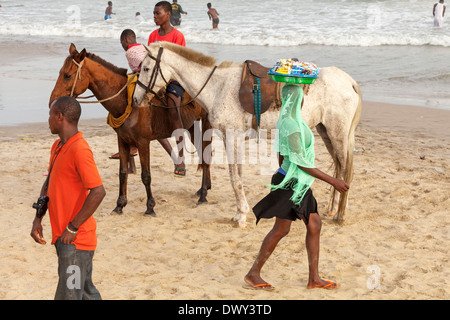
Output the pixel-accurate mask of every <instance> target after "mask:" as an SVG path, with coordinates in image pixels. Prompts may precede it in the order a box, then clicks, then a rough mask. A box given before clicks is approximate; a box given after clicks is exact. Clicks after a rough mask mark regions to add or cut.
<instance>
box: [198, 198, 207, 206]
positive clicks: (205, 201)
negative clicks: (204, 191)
mask: <svg viewBox="0 0 450 320" xmlns="http://www.w3.org/2000/svg"><path fill="white" fill-rule="evenodd" d="M204 203H208V200H206V199H198V201H197V205H200V204H204Z"/></svg>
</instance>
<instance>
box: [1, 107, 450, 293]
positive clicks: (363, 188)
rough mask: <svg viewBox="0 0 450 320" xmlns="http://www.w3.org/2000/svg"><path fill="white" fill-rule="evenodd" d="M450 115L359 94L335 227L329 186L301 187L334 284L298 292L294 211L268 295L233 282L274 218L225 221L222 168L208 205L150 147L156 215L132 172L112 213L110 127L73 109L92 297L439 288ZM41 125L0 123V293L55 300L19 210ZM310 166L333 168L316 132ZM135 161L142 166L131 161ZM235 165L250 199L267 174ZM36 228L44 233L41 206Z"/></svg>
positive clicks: (41, 250)
mask: <svg viewBox="0 0 450 320" xmlns="http://www.w3.org/2000/svg"><path fill="white" fill-rule="evenodd" d="M449 119H450V112H449V111H445V110H437V109H428V108H418V107H410V106H398V105H395V106H392V105H388V104H382V103H371V102H365V103H364V104H363V115H362V119H361V122H360V125H359V128H358V130H357V134H356V148H355V174H354V181H353V182H352V184H351V193H350V196H349V209H348V210H347V213H346V217H345V218H346V220H345V222H344V223H343V224H342V225H338V224H336V223H335V222H334V221H333V220H332V218H331V217H329V216H328V215H327V214H326V211H327V206H328V201H329V194H330V191H329V188H328V186H327V185H326V184H325V183H323V182H320V181H316V182H315V183H314V184H313V191H314V194H315V196H316V198H317V200H318V204H319V211H320V213H321V216H322V219H323V228H322V238H321V257H320V271H321V276H322V277H323V278H325V279H330V280H334V281H337V282H338V283H339V285H340V288H339V289H338V290H334V291H328V290H320V289H315V290H308V289H306V283H307V276H308V263H307V256H306V250H305V244H304V237H305V227H304V225H303V223H302V222H298V221H297V222H296V223H294V224H293V226H292V228H291V233H290V234H289V235H288V236H287V237H286V238H284V239H283V240H282V241H281V243H280V245H279V247H278V248H277V249H276V250H275V252H274V254H273V256H272V257H271V258H270V259H269V261H268V262H267V264H266V266H265V267H264V269H263V272H262V276H263V278H264V279H265V280H267V281H269V282H270V283H271V284H272V285H274V286H275V287H276V289H277V290H276V291H275V292H257V291H253V290H247V289H244V288H243V285H244V281H243V277H244V275H245V274H246V272H247V271H248V269H249V268H250V266H251V264H252V263H253V260H254V258H255V256H256V254H257V252H258V250H259V247H260V244H261V241H262V240H263V238H264V236H265V235H266V233H267V232H268V231H269V230H270V229H271V227H272V225H273V221H272V220H262V221H261V222H260V223H259V224H258V225H257V226H256V225H255V219H254V217H253V215H252V214H249V216H248V223H249V224H248V226H247V228H244V229H242V228H237V227H236V226H235V225H234V224H233V223H232V222H231V218H232V217H233V215H234V213H235V198H234V195H233V192H232V189H231V185H230V182H229V175H228V169H227V167H226V165H224V164H222V165H219V164H217V165H214V166H213V167H212V171H211V172H212V190H210V192H209V194H208V201H209V202H208V203H207V204H204V205H201V206H197V205H196V202H197V198H196V196H195V191H196V190H197V189H198V188H199V186H200V182H201V173H200V172H196V165H195V164H193V163H191V164H189V165H188V167H187V176H186V177H184V178H177V177H174V176H173V174H172V170H173V167H172V163H171V161H170V159H169V158H168V156H167V154H165V152H164V150H163V149H162V148H161V147H160V146H159V144H157V143H152V144H151V152H152V157H151V166H152V188H153V194H154V197H155V200H156V207H155V210H156V213H157V217H156V218H149V217H144V216H143V212H144V211H145V200H146V199H145V190H144V187H143V185H142V183H141V181H140V174H135V175H130V176H129V183H128V205H127V206H126V207H125V210H124V214H123V215H120V216H119V215H117V214H113V213H111V211H112V209H113V208H114V207H115V202H116V199H117V196H118V183H119V179H118V166H119V163H118V161H114V160H109V159H108V156H109V155H110V154H111V153H113V152H115V151H116V150H117V142H116V135H115V133H114V132H113V130H112V129H111V128H110V127H108V126H107V124H106V123H105V119H93V120H81V122H80V125H79V127H80V130H81V131H83V132H84V136H85V138H86V139H87V141H88V143H89V144H90V146H91V148H92V150H93V152H94V157H95V160H96V162H97V165H98V168H99V171H100V174H101V176H102V179H103V182H104V186H105V188H106V191H107V195H106V197H105V199H104V201H103V202H102V204H101V206H100V207H99V209H98V210H97V212H96V213H95V217H96V220H97V226H98V248H97V250H96V253H95V256H94V270H93V278H94V283H95V284H96V286H97V288H98V289H99V291H100V292H101V294H102V296H103V298H104V299H149V300H155V299H163V300H175V299H186V300H197V299H199V300H210V299H218V300H222V299H224V300H228V299H238V300H240V299H249V300H252V299H262V300H266V299H267V300H269V299H270V300H297V299H300V300H303V299H331V300H334V299H363V300H366V299H367V300H372V299H383V300H391V299H448V298H449V297H450V290H449V289H448V288H449V283H448V278H449V261H448V247H449V244H450V243H449V238H448V223H449V217H448V214H449V208H450V162H449V159H450V149H449V148H448V146H449V142H450V130H449V127H448V120H449ZM56 138H57V137H55V136H52V135H51V134H50V132H49V130H48V125H47V123H41V124H31V125H21V126H9V127H1V128H0V141H1V144H0V150H1V152H0V159H1V162H2V163H3V165H2V166H1V169H0V175H1V177H2V182H1V184H0V208H1V212H2V215H1V216H0V225H1V226H2V232H1V234H2V236H1V239H2V241H1V242H0V255H1V259H0V270H1V271H2V272H1V273H0V283H1V285H0V299H13V300H21V299H32V300H35V299H44V300H47V299H53V296H54V292H55V289H56V283H57V258H56V252H55V249H54V247H53V246H51V245H50V244H49V243H47V245H45V246H41V245H39V244H36V243H35V242H34V241H33V240H32V238H31V237H30V236H29V233H30V230H31V223H32V220H33V217H34V214H35V211H34V209H32V208H31V205H32V203H33V202H34V201H35V200H36V198H37V196H38V193H39V190H40V187H41V185H42V183H43V181H44V179H45V177H44V174H45V170H46V168H47V164H48V157H49V151H50V147H51V145H52V143H53V141H54V140H55V139H56ZM316 141H317V142H316V158H317V160H316V164H317V166H318V167H319V168H321V169H323V170H324V171H328V172H329V173H331V169H330V164H331V159H330V157H329V155H328V154H327V152H326V150H325V147H324V145H323V143H322V141H321V140H320V139H319V138H318V137H317V139H316ZM136 164H137V168H138V170H139V169H140V165H139V161H137V163H136ZM258 172H259V170H258V167H257V165H250V164H247V165H244V177H245V183H246V184H245V190H246V194H247V199H248V202H249V204H250V205H251V206H253V205H254V204H256V203H257V202H258V201H259V200H260V199H261V198H262V197H263V196H264V195H265V194H266V193H267V189H266V188H265V187H264V185H265V184H266V183H267V182H268V181H269V179H270V176H267V175H261V174H259V173H258ZM43 227H44V236H45V238H46V240H47V241H49V240H50V239H51V229H50V223H49V219H48V216H47V217H46V218H44V220H43Z"/></svg>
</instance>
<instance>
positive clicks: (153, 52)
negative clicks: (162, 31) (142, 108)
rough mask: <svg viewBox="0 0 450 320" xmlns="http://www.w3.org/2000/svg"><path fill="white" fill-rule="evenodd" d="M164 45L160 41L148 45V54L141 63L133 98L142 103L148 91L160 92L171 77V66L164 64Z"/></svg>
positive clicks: (138, 103) (137, 102)
mask: <svg viewBox="0 0 450 320" xmlns="http://www.w3.org/2000/svg"><path fill="white" fill-rule="evenodd" d="M163 50H164V49H163V47H162V45H160V44H158V43H152V44H151V45H150V46H148V47H147V51H148V54H147V56H146V57H145V59H144V60H143V61H142V64H141V72H140V74H139V78H138V82H137V84H138V85H137V86H136V89H135V90H134V94H133V100H134V102H135V103H136V104H137V105H140V104H141V103H142V101H143V100H144V97H145V95H146V94H147V93H148V92H152V93H153V94H154V93H155V92H158V91H159V90H160V89H161V88H162V87H163V86H164V85H166V84H167V81H166V80H170V79H171V74H170V68H169V67H167V65H164V66H163V64H164V63H163V56H164V55H163Z"/></svg>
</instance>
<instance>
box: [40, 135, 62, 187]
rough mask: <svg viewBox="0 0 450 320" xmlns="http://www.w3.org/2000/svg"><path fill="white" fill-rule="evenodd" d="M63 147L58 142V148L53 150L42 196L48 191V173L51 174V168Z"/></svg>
mask: <svg viewBox="0 0 450 320" xmlns="http://www.w3.org/2000/svg"><path fill="white" fill-rule="evenodd" d="M63 146H64V143H61V141H59V143H58V146H57V147H56V148H57V149H56V150H55V153H54V155H53V157H52V159H51V161H50V169H49V170H48V174H47V179H46V180H45V182H44V190H43V191H44V192H43V194H42V195H43V196H46V195H47V190H48V183H49V181H50V173H51V172H52V169H53V166H54V165H55V161H56V158H57V157H58V155H59V153H60V152H61V149H62V147H63Z"/></svg>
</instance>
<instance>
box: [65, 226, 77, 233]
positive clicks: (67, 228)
mask: <svg viewBox="0 0 450 320" xmlns="http://www.w3.org/2000/svg"><path fill="white" fill-rule="evenodd" d="M66 230H67V231H69V232H70V233H71V234H77V233H78V231H72V230H70V229H69V226H67V227H66Z"/></svg>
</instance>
